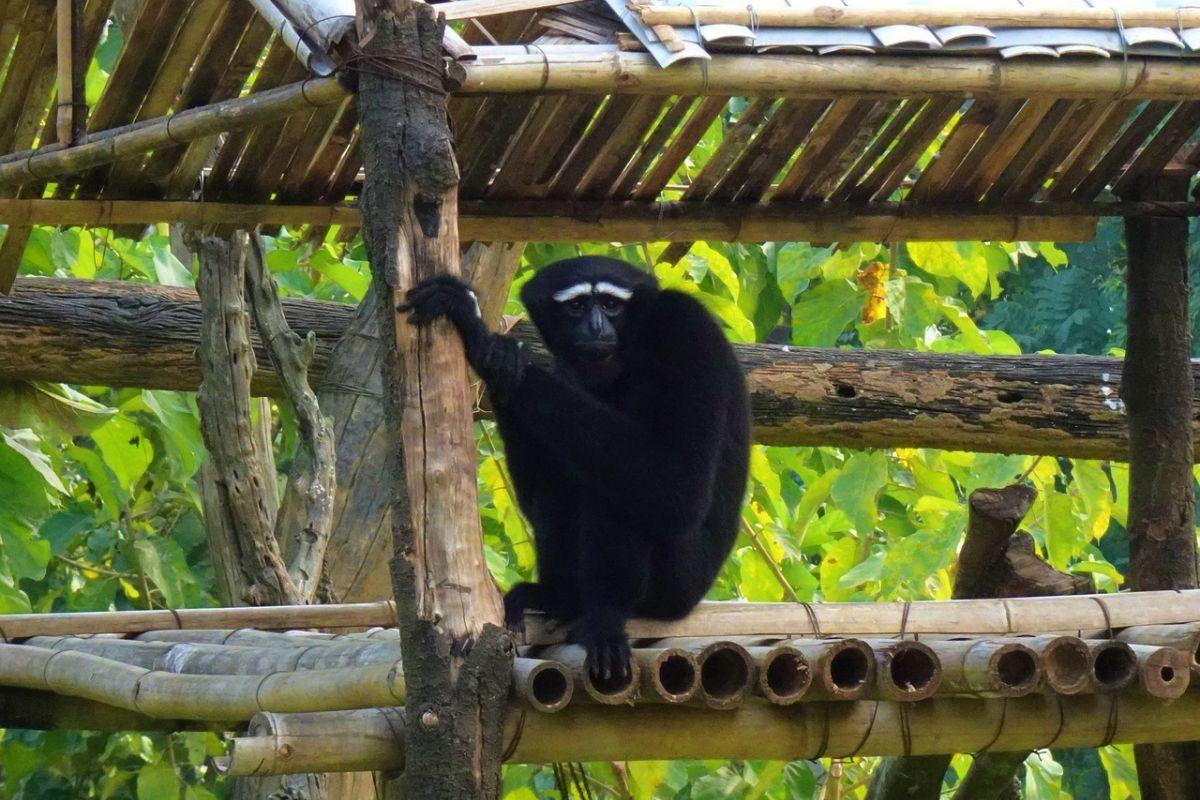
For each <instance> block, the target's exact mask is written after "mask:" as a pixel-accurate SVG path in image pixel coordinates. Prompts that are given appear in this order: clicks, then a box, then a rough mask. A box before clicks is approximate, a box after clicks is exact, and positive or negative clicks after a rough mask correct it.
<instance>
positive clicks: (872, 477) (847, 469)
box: [831, 452, 888, 537]
mask: <svg viewBox="0 0 1200 800" xmlns="http://www.w3.org/2000/svg"><path fill="white" fill-rule="evenodd" d="M887 478H888V463H887V457H886V456H885V455H884V454H883V453H879V452H873V453H855V454H854V455H853V456H851V457H850V458H849V460H847V461H846V465H845V466H844V467H842V470H841V472H840V473H839V474H838V477H837V480H835V481H834V482H833V487H832V491H831V496H832V497H833V502H835V503H837V505H838V508H840V509H841V510H842V511H844V512H846V516H848V517H850V521H851V522H853V523H854V528H855V529H856V530H857V531H858V535H859V536H863V537H865V536H869V535H871V534H872V533H873V532H874V531H875V525H876V523H877V521H878V519H879V509H878V500H879V492H880V491H881V490H882V489H883V487H884V486H885V485H886V484H887Z"/></svg>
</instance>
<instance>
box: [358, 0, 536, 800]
mask: <svg viewBox="0 0 1200 800" xmlns="http://www.w3.org/2000/svg"><path fill="white" fill-rule="evenodd" d="M435 8H436V6H429V5H426V4H424V3H420V2H414V0H358V22H359V26H360V27H359V31H358V34H359V42H360V43H361V44H360V47H361V50H362V52H361V53H360V54H358V56H357V60H358V63H359V64H360V65H361V67H362V68H361V71H360V72H359V101H358V102H359V119H360V121H361V125H362V149H363V164H364V168H365V170H366V180H365V184H364V187H363V201H362V204H363V209H362V211H363V232H364V236H365V241H366V244H367V251H368V253H369V255H370V260H371V268H372V269H371V271H372V275H373V281H374V286H375V290H376V296H377V298H378V302H379V307H378V313H379V321H380V325H379V330H380V334H381V340H382V345H383V353H384V357H383V377H384V387H385V391H384V397H385V403H384V414H385V419H386V423H387V426H388V431H389V436H390V438H391V440H392V442H394V447H393V453H392V458H391V464H392V465H391V469H390V477H391V482H392V494H393V505H392V535H393V540H394V541H393V545H394V548H395V554H394V556H393V560H392V575H393V588H394V591H395V594H396V606H397V614H398V617H399V619H398V622H399V627H400V636H401V647H402V648H403V651H404V672H405V679H406V683H407V686H408V701H407V715H406V716H407V720H408V725H407V726H406V728H405V748H406V753H407V758H406V768H405V773H404V775H403V776H402V777H401V779H400V780H399V781H397V782H396V783H395V786H394V787H389V791H391V792H392V794H393V795H394V796H397V797H399V796H403V797H431V798H432V797H436V798H439V800H442V799H445V800H458V798H462V800H467V799H468V798H471V800H475V798H488V797H496V796H497V794H498V791H499V767H500V759H501V750H502V723H503V713H504V704H505V698H506V696H507V694H508V688H509V681H510V675H511V669H512V651H513V647H512V641H511V639H510V637H509V636H508V634H507V632H506V631H505V630H504V629H503V627H502V611H501V604H500V598H499V595H498V594H497V592H496V590H495V587H494V585H493V584H492V581H491V577H490V575H489V574H488V571H487V565H486V562H485V561H484V555H483V542H482V535H481V527H480V523H479V512H478V507H477V500H476V494H475V480H476V478H475V445H474V443H475V439H474V435H473V427H472V421H471V410H472V409H471V405H472V404H471V397H470V394H469V391H468V383H467V365H466V361H465V359H464V357H463V350H462V345H461V343H460V342H459V340H458V338H457V336H456V334H455V333H454V332H453V330H452V329H451V327H450V325H449V324H448V323H445V322H439V323H438V324H436V325H434V326H433V327H431V328H422V329H416V328H413V327H412V326H410V325H409V324H408V323H407V321H406V320H405V319H404V318H403V317H402V316H400V315H398V314H397V313H396V306H397V304H398V303H399V302H400V301H401V300H402V299H403V296H404V293H405V291H406V290H407V289H408V287H410V286H412V285H413V284H414V283H415V282H417V281H419V280H421V279H422V278H425V277H428V276H431V275H435V274H438V273H451V274H455V273H457V272H458V271H459V245H458V221H457V184H458V168H457V165H456V164H455V161H454V154H453V149H452V142H451V135H450V131H449V123H448V117H447V115H446V106H445V94H444V92H443V90H442V83H441V76H442V74H443V69H444V67H443V60H442V54H441V47H442V32H443V30H444V28H445V22H444V20H442V19H440V18H439V17H438V16H437V15H436V12H435Z"/></svg>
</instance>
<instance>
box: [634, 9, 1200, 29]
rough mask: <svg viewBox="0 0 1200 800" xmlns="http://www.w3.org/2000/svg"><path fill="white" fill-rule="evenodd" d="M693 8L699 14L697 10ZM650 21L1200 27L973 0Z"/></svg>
mask: <svg viewBox="0 0 1200 800" xmlns="http://www.w3.org/2000/svg"><path fill="white" fill-rule="evenodd" d="M693 8H694V9H695V15H693ZM638 13H640V15H641V19H642V22H643V23H645V24H646V25H672V26H675V25H678V26H683V27H687V26H691V25H722V24H723V25H750V26H754V27H759V26H761V27H765V28H772V27H782V28H799V27H803V28H823V27H834V28H841V27H879V26H882V25H934V26H945V25H963V24H970V25H986V26H995V27H999V28H1098V29H1103V30H1116V29H1117V28H1119V27H1121V26H1122V25H1124V26H1125V27H1138V26H1146V27H1158V28H1180V27H1188V28H1195V27H1200V9H1195V8H1174V7H1172V8H1166V7H1163V8H1129V9H1125V8H1122V9H1121V11H1120V13H1119V14H1114V13H1113V11H1112V9H1110V8H1107V7H1096V8H1087V7H1082V8H1078V7H1077V8H1022V7H1020V6H1010V5H1000V4H996V5H988V4H986V3H973V4H971V5H970V6H968V7H965V8H964V7H962V6H954V5H948V6H907V7H905V6H895V5H890V4H888V3H875V4H869V3H864V4H861V5H854V6H852V7H849V8H846V7H842V6H836V5H832V4H825V5H813V6H809V7H798V8H793V7H791V6H782V5H776V6H770V5H768V6H755V7H754V8H753V10H747V9H746V8H744V7H740V6H730V5H724V6H722V5H718V4H715V3H714V4H712V5H696V6H692V7H684V6H669V5H657V4H649V5H643V6H641V7H640V9H639V12H638Z"/></svg>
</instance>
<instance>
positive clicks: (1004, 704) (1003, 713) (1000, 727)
mask: <svg viewBox="0 0 1200 800" xmlns="http://www.w3.org/2000/svg"><path fill="white" fill-rule="evenodd" d="M1007 717H1008V698H1007V697H1004V698H1001V702H1000V721H999V722H998V723H997V724H996V732H995V733H994V734H992V738H991V741H989V742H988V743H987V744H985V745H984V746H983V747H981V748H979V749H978V750H976V751H975V752H974V753H972V754H971V758H979V757H980V756H981V755H983V754H984V753H986V752H987V751H988V750H991V749H992V746H993V745H995V744H996V742H998V741H1000V734H1002V733H1004V720H1005V719H1006V718H1007Z"/></svg>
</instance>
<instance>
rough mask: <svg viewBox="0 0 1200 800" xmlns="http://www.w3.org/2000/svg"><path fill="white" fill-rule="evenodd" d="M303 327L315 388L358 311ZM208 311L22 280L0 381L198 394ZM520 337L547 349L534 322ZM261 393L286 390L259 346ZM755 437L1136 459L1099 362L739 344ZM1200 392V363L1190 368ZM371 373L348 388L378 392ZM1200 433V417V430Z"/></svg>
mask: <svg viewBox="0 0 1200 800" xmlns="http://www.w3.org/2000/svg"><path fill="white" fill-rule="evenodd" d="M283 305H284V310H285V313H286V315H287V319H288V322H289V324H290V325H291V327H292V329H293V330H295V331H297V332H298V333H301V334H304V333H307V332H309V331H312V332H313V333H314V334H315V338H316V345H317V346H316V354H315V355H316V357H315V360H314V362H313V364H312V370H313V376H312V377H313V380H314V381H315V382H318V383H319V382H320V381H321V379H322V377H323V376H324V375H325V369H326V366H327V364H328V359H329V354H330V352H331V350H332V348H333V347H334V345H335V344H336V343H337V342H338V340H339V338H340V337H341V336H342V335H343V334H344V333H345V332H346V331H347V330H348V329H349V328H350V325H351V320H352V318H353V316H354V313H355V309H354V307H353V306H349V305H343V304H340V303H322V302H317V301H300V300H284V303H283ZM199 331H200V306H199V303H198V301H197V298H196V293H195V292H194V291H192V290H191V289H181V288H172V287H165V286H148V285H145V284H134V283H116V282H104V281H77V280H52V279H45V278H24V279H21V280H20V281H18V282H17V285H16V291H15V292H14V294H13V296H12V297H8V298H0V380H18V381H20V380H34V381H61V382H66V383H80V384H100V385H105V384H107V385H116V386H144V387H149V388H157V389H175V390H183V391H195V389H196V387H197V386H198V385H199V381H200V372H199V368H198V366H197V363H196V357H195V351H196V344H197V342H198V341H199ZM517 333H518V335H520V336H522V337H523V338H525V339H526V340H527V341H529V342H530V344H531V345H535V343H536V341H537V339H536V334H535V333H534V332H533V331H532V330H531V329H530V327H529V326H528V325H520V326H518V327H517ZM255 347H256V355H257V361H258V365H259V370H258V371H257V372H256V373H255V375H254V379H253V384H252V386H253V388H254V391H256V392H258V393H264V394H278V393H279V383H278V379H277V377H276V375H275V374H274V371H273V369H272V367H271V362H270V358H269V356H268V354H267V352H266V350H265V349H264V348H263V347H262V345H261V342H259V341H257V337H256V341H255ZM736 350H737V353H738V358H739V360H740V361H741V363H742V365H743V368H744V369H745V370H746V376H747V380H748V382H749V385H750V391H751V400H752V404H753V409H754V417H755V436H756V438H757V439H758V441H760V442H764V443H767V444H776V445H813V444H825V445H839V446H844V447H893V446H904V447H939V448H945V449H951V450H973V451H979V452H1014V453H1037V454H1047V455H1056V456H1072V457H1079V458H1100V459H1112V460H1117V461H1120V460H1124V459H1126V458H1127V457H1128V438H1127V428H1126V418H1125V410H1124V406H1123V405H1122V404H1121V395H1120V391H1119V387H1120V384H1121V372H1122V369H1121V368H1122V362H1121V360H1120V359H1114V358H1100V357H1093V356H1041V355H1029V356H1019V357H1011V356H1003V357H999V356H997V357H985V356H967V355H954V354H942V353H915V352H892V351H877V350H835V349H808V348H793V347H789V348H784V347H780V346H776V345H737V346H736ZM1192 379H1193V383H1194V385H1196V386H1200V362H1193V363H1192ZM365 384H366V379H362V380H356V381H355V382H354V385H343V384H342V383H341V382H339V383H338V384H337V385H336V388H337V390H338V391H343V392H348V393H351V394H353V393H355V392H361V393H368V394H371V393H373V390H372V389H370V388H369V387H368V386H367V385H365ZM1192 435H1193V437H1200V423H1196V422H1193V424H1192Z"/></svg>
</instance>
